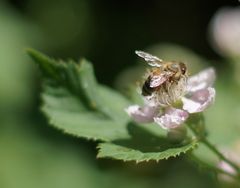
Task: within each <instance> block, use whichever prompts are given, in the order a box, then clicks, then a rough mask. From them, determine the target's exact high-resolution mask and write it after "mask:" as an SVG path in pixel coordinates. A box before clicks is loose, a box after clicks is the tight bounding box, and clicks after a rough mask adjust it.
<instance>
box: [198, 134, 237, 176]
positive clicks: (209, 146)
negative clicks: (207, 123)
mask: <svg viewBox="0 0 240 188" xmlns="http://www.w3.org/2000/svg"><path fill="white" fill-rule="evenodd" d="M200 141H201V142H202V143H203V144H204V145H205V146H207V147H208V148H209V149H210V150H211V151H212V152H213V153H215V154H216V155H217V156H218V157H219V159H221V160H223V161H224V162H226V163H228V164H229V165H230V166H231V167H233V168H234V169H235V170H236V171H237V172H238V174H240V168H239V167H238V166H237V165H236V164H235V163H234V162H232V161H230V160H229V159H227V158H226V157H225V156H224V155H223V154H222V153H221V152H220V151H219V150H218V149H217V148H216V147H215V146H214V145H213V144H212V143H210V142H209V140H207V139H206V138H203V139H201V140H200Z"/></svg>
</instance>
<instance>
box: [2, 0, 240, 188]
mask: <svg viewBox="0 0 240 188" xmlns="http://www.w3.org/2000/svg"><path fill="white" fill-rule="evenodd" d="M238 4H239V2H238V1H237V0H236V1H232V2H230V1H228V0H225V1H224V0H221V1H212V2H210V1H207V0H203V1H197V0H193V1H186V0H185V1H184V0H183V1H157V0H155V1H154V0H150V1H117V0H115V1H110V0H102V1H97V0H68V1H66V0H42V1H38V0H22V1H20V0H19V1H18V0H8V1H7V0H5V1H3V0H2V1H1V2H0V188H28V187H34V188H35V187H36V188H37V187H41V188H42V187H45V188H55V187H56V188H60V187H62V188H65V187H69V188H75V187H76V188H77V187H84V188H95V187H103V188H105V187H109V188H110V187H113V186H114V187H138V188H141V187H143V188H146V187H161V188H168V187H169V188H170V187H178V188H181V187H182V188H186V187H188V188H198V187H199V188H202V187H209V188H210V187H221V186H222V185H220V184H219V183H218V182H217V181H216V177H215V176H214V175H213V174H212V173H211V172H207V171H204V170H203V171H201V170H199V169H197V168H195V167H194V166H192V165H191V164H190V163H189V162H187V161H186V160H185V159H184V157H180V158H178V159H170V160H168V161H163V162H160V163H155V162H151V163H142V164H138V165H136V164H134V163H123V162H119V161H112V160H102V159H101V160H99V159H96V157H95V156H96V149H95V147H96V145H95V143H93V142H90V141H88V142H86V141H84V140H82V139H77V138H72V137H71V136H69V135H64V134H62V132H61V131H58V130H55V129H53V128H52V127H50V126H48V124H47V121H46V119H45V117H44V116H43V115H42V114H41V112H40V111H39V106H40V104H41V102H40V99H39V93H40V90H41V82H40V74H39V72H38V70H37V68H36V67H35V65H34V64H33V63H32V62H31V60H30V59H29V58H28V57H27V55H26V53H25V48H27V47H32V48H36V49H38V50H41V51H43V52H44V53H46V54H48V55H50V56H52V57H55V58H63V59H64V58H65V59H66V58H73V59H76V60H77V59H79V58H80V57H83V56H84V57H86V58H87V59H89V60H90V61H91V62H92V63H93V65H94V68H95V72H96V77H97V79H98V81H99V82H101V83H104V84H106V85H109V86H110V87H115V88H117V89H119V90H120V91H121V92H123V93H124V91H125V89H126V87H127V85H126V83H132V82H135V80H136V78H137V75H139V72H141V71H142V66H141V65H140V64H139V63H137V57H136V55H135V54H134V50H136V49H141V50H148V51H151V52H153V53H154V54H156V55H159V57H161V58H163V59H175V60H184V61H185V60H186V61H187V62H189V63H190V64H191V68H192V70H191V72H192V73H195V72H197V71H199V70H200V69H202V68H203V67H206V66H209V65H212V66H214V67H216V69H217V72H218V75H221V76H220V78H219V79H218V82H217V85H216V86H217V93H218V97H217V100H216V105H215V106H214V107H213V109H210V110H209V111H208V113H207V114H206V115H207V120H208V121H209V122H210V123H209V127H208V128H209V132H210V136H211V137H212V139H213V140H218V142H219V143H222V144H223V146H224V145H228V146H229V145H231V144H232V143H233V142H235V140H236V138H237V137H238V138H239V135H238V133H239V132H240V125H239V121H240V119H239V113H240V107H239V96H240V95H239V93H240V91H239V85H238V83H237V80H235V77H234V76H232V75H233V74H234V73H233V72H234V71H235V72H236V70H235V68H234V64H235V63H236V62H232V61H231V60H229V59H223V58H222V57H220V56H219V55H217V54H216V53H215V52H214V51H213V49H212V48H211V46H210V42H209V37H208V25H209V22H210V20H211V18H212V16H213V15H214V13H215V12H216V11H217V10H218V9H219V8H220V7H222V6H237V5H238ZM238 67H239V65H238ZM237 71H239V70H237ZM117 75H118V76H117ZM227 126H228V128H226V127H227ZM229 127H231V128H229ZM213 129H214V130H213ZM236 130H237V131H236ZM212 132H213V133H214V134H212ZM222 136H225V137H227V138H229V139H228V142H226V140H221V137H222ZM227 187H228V185H227Z"/></svg>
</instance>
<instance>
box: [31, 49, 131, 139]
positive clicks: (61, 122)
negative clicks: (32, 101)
mask: <svg viewBox="0 0 240 188" xmlns="http://www.w3.org/2000/svg"><path fill="white" fill-rule="evenodd" d="M28 53H29V54H30V56H31V57H32V59H33V60H34V61H35V62H36V63H37V64H38V65H39V67H40V69H41V71H42V72H43V75H44V87H43V93H42V100H43V105H42V111H43V112H44V114H45V115H46V116H47V117H48V119H49V122H50V124H51V125H53V126H54V127H56V128H58V129H60V130H63V131H64V132H66V133H69V134H72V135H74V136H78V137H84V138H87V139H94V140H103V141H110V140H115V139H123V138H129V134H128V131H127V129H126V125H127V122H128V121H129V117H128V116H127V114H126V113H125V112H124V108H126V107H127V106H128V105H129V101H128V100H126V99H125V98H124V97H123V96H121V95H120V94H118V93H117V92H115V91H113V90H112V89H110V88H107V87H104V86H101V85H99V84H98V83H97V81H96V79H95V77H94V71H93V68H92V65H91V64H90V63H89V62H87V61H86V60H84V59H83V60H81V61H80V63H79V64H77V63H75V62H73V61H68V62H64V61H61V60H60V61H56V60H53V59H50V58H48V57H47V56H45V55H43V54H41V53H39V52H37V51H34V50H28Z"/></svg>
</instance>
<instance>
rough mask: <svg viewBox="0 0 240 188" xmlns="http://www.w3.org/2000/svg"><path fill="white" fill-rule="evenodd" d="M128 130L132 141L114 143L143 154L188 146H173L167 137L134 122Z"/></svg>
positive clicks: (122, 140)
mask: <svg viewBox="0 0 240 188" xmlns="http://www.w3.org/2000/svg"><path fill="white" fill-rule="evenodd" d="M127 129H128V132H129V134H130V135H131V139H121V140H115V141H113V143H114V144H116V145H120V146H124V147H127V148H130V149H134V150H139V151H141V152H143V153H148V152H162V151H165V150H168V149H173V148H179V147H182V146H183V145H185V144H186V143H185V144H172V143H170V142H169V141H168V139H167V138H166V137H164V136H159V135H156V134H154V133H152V132H150V131H149V130H147V128H144V127H141V126H139V125H138V124H135V123H134V122H130V123H129V124H128V126H127Z"/></svg>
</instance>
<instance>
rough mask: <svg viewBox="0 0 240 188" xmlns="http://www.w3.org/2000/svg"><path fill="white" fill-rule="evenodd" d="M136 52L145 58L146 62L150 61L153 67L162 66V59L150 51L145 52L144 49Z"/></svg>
mask: <svg viewBox="0 0 240 188" xmlns="http://www.w3.org/2000/svg"><path fill="white" fill-rule="evenodd" d="M135 53H136V54H137V55H138V56H139V57H141V58H143V59H144V60H145V61H146V62H148V64H149V65H151V66H153V67H161V66H162V65H161V63H162V60H161V59H159V58H158V57H157V56H153V55H151V54H149V53H146V52H143V51H135Z"/></svg>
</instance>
